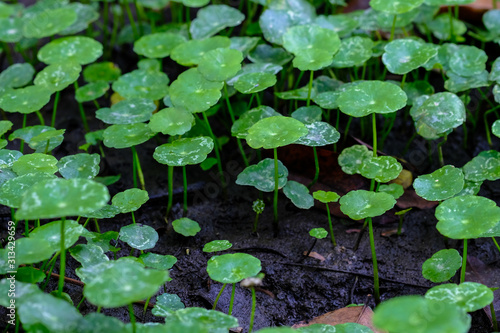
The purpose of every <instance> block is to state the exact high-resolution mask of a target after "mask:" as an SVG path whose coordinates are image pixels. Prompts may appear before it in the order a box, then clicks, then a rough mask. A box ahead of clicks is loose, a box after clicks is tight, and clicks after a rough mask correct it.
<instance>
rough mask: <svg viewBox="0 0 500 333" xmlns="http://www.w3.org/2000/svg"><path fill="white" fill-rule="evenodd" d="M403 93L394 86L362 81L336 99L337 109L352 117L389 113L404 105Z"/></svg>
mask: <svg viewBox="0 0 500 333" xmlns="http://www.w3.org/2000/svg"><path fill="white" fill-rule="evenodd" d="M406 100H407V97H406V94H405V92H404V91H403V90H402V89H401V88H399V87H398V86H396V85H395V84H392V83H389V82H383V81H364V82H361V83H359V84H358V85H355V86H350V87H348V88H347V89H346V90H345V91H344V92H342V93H341V94H340V96H339V97H338V99H337V103H338V105H339V108H340V110H341V111H342V112H344V113H345V114H348V115H350V116H353V117H363V116H366V115H369V114H371V113H391V112H394V111H397V110H399V109H401V108H403V107H404V106H405V105H406Z"/></svg>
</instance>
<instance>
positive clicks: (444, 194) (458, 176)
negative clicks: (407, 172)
mask: <svg viewBox="0 0 500 333" xmlns="http://www.w3.org/2000/svg"><path fill="white" fill-rule="evenodd" d="M413 187H414V188H415V192H417V194H418V195H419V196H421V197H422V198H424V199H425V200H429V201H441V200H445V199H448V198H451V197H452V196H454V195H455V194H457V193H459V192H460V191H462V189H463V187H464V174H463V172H462V170H460V169H458V168H455V167H454V166H452V165H445V166H444V167H442V168H441V169H438V170H436V171H434V172H433V173H431V174H428V175H422V176H418V177H417V179H415V181H414V183H413Z"/></svg>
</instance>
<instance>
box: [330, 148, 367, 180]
mask: <svg viewBox="0 0 500 333" xmlns="http://www.w3.org/2000/svg"><path fill="white" fill-rule="evenodd" d="M372 157H373V153H372V152H371V151H369V150H368V148H366V146H364V145H354V146H351V147H348V148H345V149H344V150H343V151H342V153H340V155H339V158H338V163H339V165H340V167H341V168H342V171H344V172H345V173H347V174H349V175H353V174H355V173H361V168H362V167H363V164H364V163H365V162H366V161H367V160H369V159H371V158H372Z"/></svg>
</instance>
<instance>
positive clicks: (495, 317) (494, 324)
mask: <svg viewBox="0 0 500 333" xmlns="http://www.w3.org/2000/svg"><path fill="white" fill-rule="evenodd" d="M490 312H491V321H492V322H493V330H495V332H498V321H497V315H496V313H495V307H494V306H493V302H491V303H490Z"/></svg>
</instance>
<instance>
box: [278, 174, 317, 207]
mask: <svg viewBox="0 0 500 333" xmlns="http://www.w3.org/2000/svg"><path fill="white" fill-rule="evenodd" d="M283 193H284V194H285V196H286V197H287V198H288V199H290V200H292V203H293V204H294V205H295V206H296V207H298V208H302V209H309V208H311V207H312V206H314V199H313V197H312V195H310V194H309V189H308V188H307V186H305V185H302V184H301V183H297V182H295V181H293V180H290V181H288V182H287V183H286V185H285V187H283Z"/></svg>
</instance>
